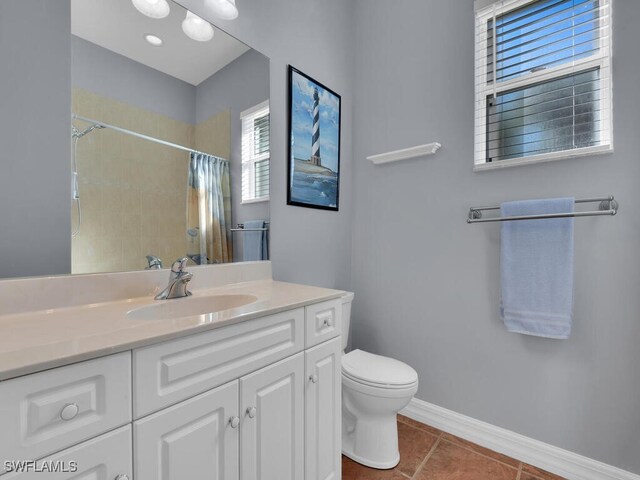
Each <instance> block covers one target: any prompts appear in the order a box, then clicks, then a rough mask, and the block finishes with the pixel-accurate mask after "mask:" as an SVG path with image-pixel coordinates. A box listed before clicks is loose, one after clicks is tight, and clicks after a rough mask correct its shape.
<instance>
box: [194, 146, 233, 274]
mask: <svg viewBox="0 0 640 480" xmlns="http://www.w3.org/2000/svg"><path fill="white" fill-rule="evenodd" d="M230 228H231V188H230V184H229V162H228V161H227V160H224V159H222V158H218V157H213V156H210V155H205V154H202V153H192V154H191V162H190V164H189V180H188V191H187V249H188V250H187V255H188V256H189V258H191V260H193V261H194V262H195V263H196V264H198V265H204V264H207V263H227V262H231V261H233V242H232V238H231V230H230Z"/></svg>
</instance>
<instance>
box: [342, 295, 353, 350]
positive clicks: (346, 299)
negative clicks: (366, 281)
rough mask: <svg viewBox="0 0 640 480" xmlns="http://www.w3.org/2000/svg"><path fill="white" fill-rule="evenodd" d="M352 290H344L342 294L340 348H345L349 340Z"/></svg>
mask: <svg viewBox="0 0 640 480" xmlns="http://www.w3.org/2000/svg"><path fill="white" fill-rule="evenodd" d="M353 297H354V294H353V292H345V294H344V295H343V296H342V350H346V348H347V344H348V342H349V325H351V302H353Z"/></svg>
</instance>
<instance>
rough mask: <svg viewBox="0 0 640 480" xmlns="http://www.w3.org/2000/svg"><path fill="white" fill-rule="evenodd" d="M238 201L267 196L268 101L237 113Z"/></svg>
mask: <svg viewBox="0 0 640 480" xmlns="http://www.w3.org/2000/svg"><path fill="white" fill-rule="evenodd" d="M240 119H241V121H242V203H253V202H263V201H267V200H269V158H270V154H269V148H270V147H269V131H270V129H269V101H268V100H267V101H265V102H262V103H260V104H259V105H256V106H255V107H253V108H250V109H248V110H245V111H244V112H242V113H241V114H240Z"/></svg>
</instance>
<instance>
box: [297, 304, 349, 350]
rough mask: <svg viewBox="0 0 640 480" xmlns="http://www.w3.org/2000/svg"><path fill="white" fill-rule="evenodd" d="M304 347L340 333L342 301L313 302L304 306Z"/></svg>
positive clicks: (311, 345)
mask: <svg viewBox="0 0 640 480" xmlns="http://www.w3.org/2000/svg"><path fill="white" fill-rule="evenodd" d="M305 317H306V325H305V326H306V332H307V333H306V338H305V347H306V348H309V347H313V346H314V345H318V344H320V343H322V342H325V341H327V340H329V339H331V338H333V337H337V336H338V335H340V334H341V333H342V301H341V300H340V299H336V300H329V301H327V302H322V303H315V304H313V305H309V306H308V307H305Z"/></svg>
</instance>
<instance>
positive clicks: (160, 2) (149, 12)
mask: <svg viewBox="0 0 640 480" xmlns="http://www.w3.org/2000/svg"><path fill="white" fill-rule="evenodd" d="M131 3H133V6H134V7H136V9H137V10H138V11H139V12H140V13H142V14H143V15H146V16H147V17H150V18H164V17H166V16H167V15H169V11H170V8H169V2H167V0H131Z"/></svg>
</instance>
